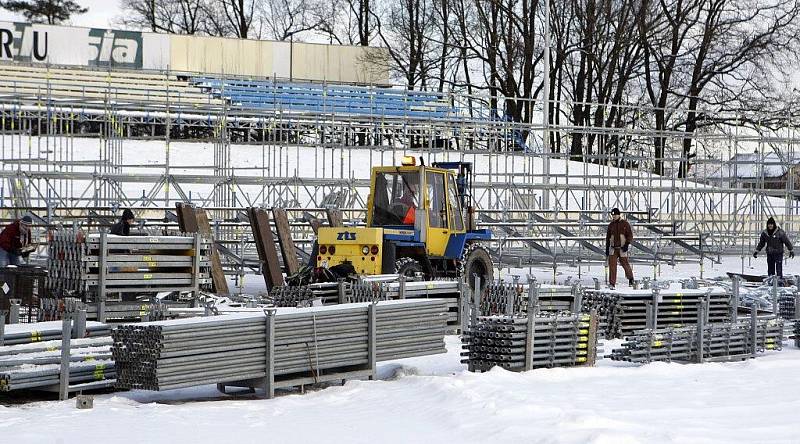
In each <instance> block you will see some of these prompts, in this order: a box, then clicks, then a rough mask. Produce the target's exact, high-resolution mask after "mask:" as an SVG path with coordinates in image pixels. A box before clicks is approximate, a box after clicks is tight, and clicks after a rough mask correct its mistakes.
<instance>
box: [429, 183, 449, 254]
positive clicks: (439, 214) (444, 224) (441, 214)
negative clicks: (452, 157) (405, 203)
mask: <svg viewBox="0 0 800 444" xmlns="http://www.w3.org/2000/svg"><path fill="white" fill-rule="evenodd" d="M445 179H446V177H445V174H444V173H443V172H437V171H430V170H428V171H426V174H425V186H426V188H427V190H426V191H427V195H426V198H427V199H428V207H427V209H428V230H427V231H428V233H427V245H426V248H427V250H428V255H429V256H444V252H445V249H446V248H447V242H448V241H449V240H450V224H449V220H450V216H449V214H448V211H449V208H448V205H447V193H446V187H445Z"/></svg>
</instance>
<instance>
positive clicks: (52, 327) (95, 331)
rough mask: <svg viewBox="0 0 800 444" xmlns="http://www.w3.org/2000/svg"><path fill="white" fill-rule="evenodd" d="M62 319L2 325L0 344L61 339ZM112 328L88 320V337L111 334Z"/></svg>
mask: <svg viewBox="0 0 800 444" xmlns="http://www.w3.org/2000/svg"><path fill="white" fill-rule="evenodd" d="M61 327H62V323H61V321H50V322H33V323H30V324H9V325H0V346H2V345H20V344H31V343H38V342H47V341H54V340H60V339H61V331H62V328H61ZM110 334H111V328H110V327H109V326H108V325H106V324H103V323H100V322H91V321H89V322H87V323H86V334H85V337H87V338H95V337H101V336H109V335H110Z"/></svg>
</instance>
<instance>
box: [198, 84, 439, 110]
mask: <svg viewBox="0 0 800 444" xmlns="http://www.w3.org/2000/svg"><path fill="white" fill-rule="evenodd" d="M192 83H193V84H194V85H195V86H197V87H199V88H202V89H203V90H206V91H208V92H209V93H210V94H211V95H213V96H214V97H216V98H224V99H226V100H227V101H228V102H229V103H230V104H231V105H233V106H237V107H241V108H243V109H259V110H274V111H276V112H297V113H304V112H305V113H315V114H350V115H362V116H363V115H367V116H391V117H410V118H423V119H426V118H443V117H448V116H451V115H452V114H453V113H454V108H453V107H452V106H451V105H450V104H449V103H448V101H447V97H446V96H445V95H444V94H440V93H435V92H426V91H408V90H400V89H390V88H371V87H360V86H349V85H329V84H312V83H298V82H283V81H270V80H245V79H224V80H222V79H218V78H213V77H195V78H193V79H192Z"/></svg>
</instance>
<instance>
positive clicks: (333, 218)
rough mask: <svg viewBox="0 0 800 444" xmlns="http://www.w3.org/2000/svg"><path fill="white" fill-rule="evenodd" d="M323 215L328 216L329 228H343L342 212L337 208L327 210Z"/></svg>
mask: <svg viewBox="0 0 800 444" xmlns="http://www.w3.org/2000/svg"><path fill="white" fill-rule="evenodd" d="M325 214H326V215H328V225H330V226H331V227H343V226H344V222H343V221H342V210H340V209H338V208H328V209H326V210H325Z"/></svg>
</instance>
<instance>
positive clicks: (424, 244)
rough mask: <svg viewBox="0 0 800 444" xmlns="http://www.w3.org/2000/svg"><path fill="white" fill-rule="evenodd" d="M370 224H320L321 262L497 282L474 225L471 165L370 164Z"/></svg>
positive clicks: (484, 237) (365, 270) (485, 233)
mask: <svg viewBox="0 0 800 444" xmlns="http://www.w3.org/2000/svg"><path fill="white" fill-rule="evenodd" d="M366 222H367V224H366V227H321V228H320V229H319V233H318V239H317V242H318V244H319V245H318V249H317V256H316V262H317V267H323V268H330V267H334V266H338V265H342V264H350V265H352V267H353V268H354V269H355V272H356V273H358V274H361V275H376V274H389V273H398V274H402V275H406V276H416V275H422V276H424V277H426V278H435V277H460V276H467V278H468V279H467V280H468V282H469V283H470V286H474V283H475V276H476V275H477V276H478V277H479V278H480V281H481V286H483V285H485V283H486V282H488V281H491V280H492V275H493V272H494V267H493V264H492V260H491V257H490V256H489V253H488V251H487V250H486V249H485V248H484V247H482V246H481V243H482V242H486V241H489V240H491V233H490V231H489V230H477V229H475V221H474V209H473V207H472V164H471V163H467V162H439V163H434V164H433V165H432V166H425V165H417V164H416V161H415V159H414V158H413V157H409V156H406V157H405V158H403V162H402V165H401V166H399V167H374V168H372V175H371V182H370V194H369V199H368V209H367V221H366Z"/></svg>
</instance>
